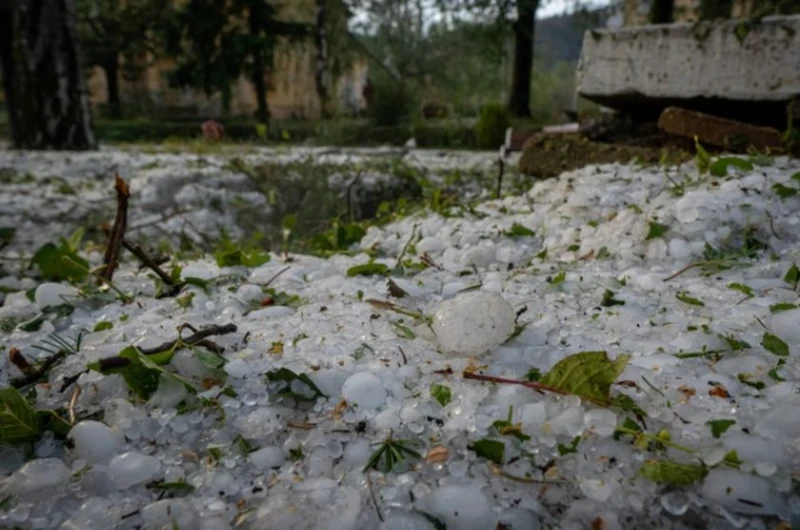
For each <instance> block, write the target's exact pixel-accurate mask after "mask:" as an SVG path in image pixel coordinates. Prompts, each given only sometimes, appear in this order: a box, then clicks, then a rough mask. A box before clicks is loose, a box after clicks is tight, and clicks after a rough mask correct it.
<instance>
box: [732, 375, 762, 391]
mask: <svg viewBox="0 0 800 530" xmlns="http://www.w3.org/2000/svg"><path fill="white" fill-rule="evenodd" d="M750 377H752V376H751V374H737V375H736V378H737V379H738V380H739V382H740V383H742V384H744V385H747V386H749V387H752V388H755V389H756V390H764V389H765V388H766V387H767V385H766V384H765V383H764V382H762V381H750Z"/></svg>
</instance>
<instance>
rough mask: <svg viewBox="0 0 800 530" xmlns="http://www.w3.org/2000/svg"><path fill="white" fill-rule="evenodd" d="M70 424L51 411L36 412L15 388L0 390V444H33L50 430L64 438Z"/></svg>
mask: <svg viewBox="0 0 800 530" xmlns="http://www.w3.org/2000/svg"><path fill="white" fill-rule="evenodd" d="M70 428H71V426H70V424H69V423H67V422H66V421H65V420H64V419H63V418H61V417H60V416H59V415H58V414H56V413H55V412H54V411H52V410H36V409H34V408H33V407H32V406H31V404H30V403H28V401H26V400H25V398H24V397H23V396H22V394H20V393H19V391H18V390H17V389H16V388H0V443H9V444H19V443H26V442H35V441H36V440H38V439H39V438H41V436H42V434H44V433H45V432H46V431H48V430H50V431H53V433H54V434H55V435H56V436H57V437H58V438H61V439H63V438H65V437H66V435H67V433H68V432H69V429H70Z"/></svg>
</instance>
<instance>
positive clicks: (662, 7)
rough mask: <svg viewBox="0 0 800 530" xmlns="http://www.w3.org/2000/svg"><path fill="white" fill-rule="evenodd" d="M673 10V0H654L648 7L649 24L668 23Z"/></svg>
mask: <svg viewBox="0 0 800 530" xmlns="http://www.w3.org/2000/svg"><path fill="white" fill-rule="evenodd" d="M674 12H675V0H654V1H653V5H652V6H651V7H650V23H651V24H670V23H672V20H673V15H674Z"/></svg>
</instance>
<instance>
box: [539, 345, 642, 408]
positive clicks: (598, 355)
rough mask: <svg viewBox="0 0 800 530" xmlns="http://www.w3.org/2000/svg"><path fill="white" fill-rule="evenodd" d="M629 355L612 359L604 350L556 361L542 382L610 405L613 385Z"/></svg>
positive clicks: (540, 381) (578, 354) (577, 354)
mask: <svg viewBox="0 0 800 530" xmlns="http://www.w3.org/2000/svg"><path fill="white" fill-rule="evenodd" d="M629 359H630V355H618V356H617V358H616V359H615V360H613V361H612V360H610V359H609V358H608V355H607V354H606V352H604V351H593V352H582V353H576V354H574V355H570V356H569V357H566V358H564V359H562V360H561V361H559V362H558V363H556V365H555V366H553V368H551V369H550V371H549V372H547V373H546V374H545V375H544V376H543V377H542V378H541V379H540V380H539V383H540V384H542V385H545V386H549V387H552V388H557V389H559V390H562V391H564V392H567V393H569V394H574V395H576V396H579V397H582V398H584V399H587V400H589V401H592V402H595V403H599V404H603V405H609V404H610V403H611V394H610V392H611V385H612V383H614V381H615V380H616V379H617V377H619V375H620V374H621V373H622V371H623V370H624V369H625V366H626V365H627V364H628V360H629Z"/></svg>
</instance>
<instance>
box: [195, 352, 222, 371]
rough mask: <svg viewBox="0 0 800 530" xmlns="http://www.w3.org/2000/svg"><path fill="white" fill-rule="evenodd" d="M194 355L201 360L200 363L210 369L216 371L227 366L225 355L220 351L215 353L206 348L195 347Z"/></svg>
mask: <svg viewBox="0 0 800 530" xmlns="http://www.w3.org/2000/svg"><path fill="white" fill-rule="evenodd" d="M194 356H195V357H197V360H198V361H200V364H202V365H203V366H205V367H206V368H208V369H209V370H214V371H216V370H219V369H220V368H222V367H223V366H225V358H224V357H222V356H221V355H219V354H218V353H214V352H212V351H208V350H206V349H202V348H197V349H195V350H194Z"/></svg>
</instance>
